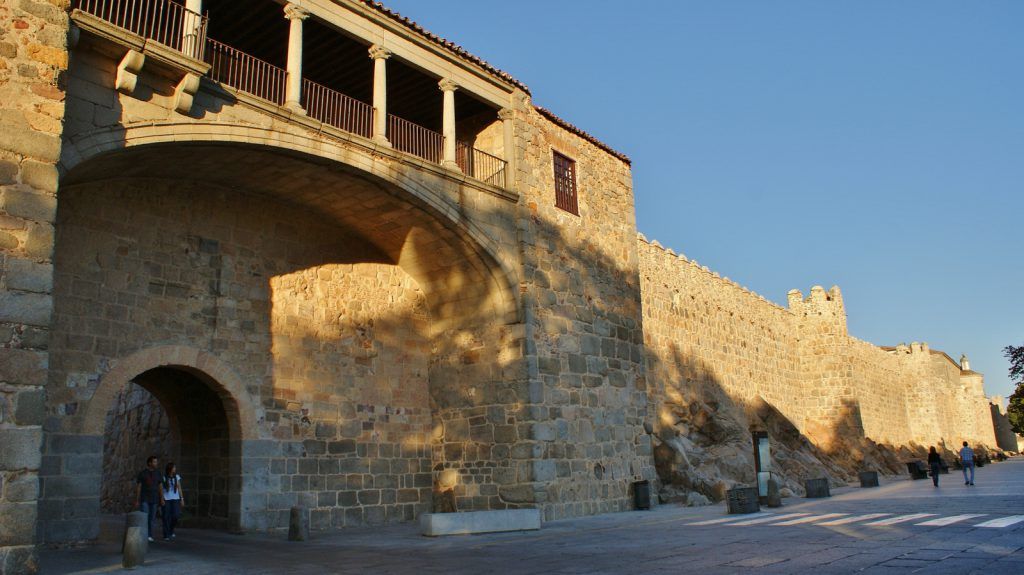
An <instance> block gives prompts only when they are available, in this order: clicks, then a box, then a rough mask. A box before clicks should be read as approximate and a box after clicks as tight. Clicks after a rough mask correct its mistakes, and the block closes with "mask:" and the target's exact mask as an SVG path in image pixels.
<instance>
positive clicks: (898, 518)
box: [864, 513, 935, 525]
mask: <svg viewBox="0 0 1024 575" xmlns="http://www.w3.org/2000/svg"><path fill="white" fill-rule="evenodd" d="M925 517H935V514H934V513H914V514H912V515H897V516H896V517H890V518H889V519H883V520H881V521H872V522H871V523H865V524H864V525H896V524H897V523H904V522H906V521H913V520H915V519H924V518H925Z"/></svg>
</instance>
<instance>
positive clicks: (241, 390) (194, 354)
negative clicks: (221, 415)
mask: <svg viewBox="0 0 1024 575" xmlns="http://www.w3.org/2000/svg"><path fill="white" fill-rule="evenodd" d="M160 367H170V368H175V369H178V370H181V371H184V372H186V373H189V374H190V375H193V376H194V377H196V378H197V379H199V380H200V381H202V382H203V383H204V384H206V385H207V386H208V387H210V389H211V390H212V391H213V392H214V393H216V394H217V396H218V397H220V398H221V401H222V403H223V404H224V411H225V412H226V414H227V417H228V425H229V428H230V431H231V435H232V437H235V438H237V439H239V440H249V439H257V438H258V436H259V427H258V425H257V424H258V422H259V420H260V416H259V413H258V412H257V408H256V406H255V404H254V403H253V402H252V401H251V400H250V398H249V394H248V392H247V391H246V389H245V385H244V384H243V383H242V380H241V378H240V377H238V375H237V374H236V373H235V372H234V370H232V369H231V368H230V367H229V366H228V365H227V364H226V363H224V362H223V361H221V360H220V359H218V358H217V357H216V356H214V355H212V354H210V353H207V352H205V351H202V350H199V349H195V348H191V347H186V346H180V345H164V346H157V347H150V348H146V349H143V350H140V351H137V352H135V353H133V354H131V355H129V356H127V357H125V358H122V359H120V360H118V361H117V363H116V364H114V366H113V367H111V369H110V370H109V371H107V372H106V373H105V374H104V375H103V376H102V377H101V378H100V380H99V384H98V385H97V386H96V390H95V391H94V392H93V395H92V398H91V399H90V400H89V403H88V406H87V408H86V412H85V418H84V420H83V422H82V433H83V434H85V435H95V436H102V435H103V433H104V428H105V426H106V416H107V412H108V411H110V408H111V407H113V404H114V400H115V399H116V396H117V392H118V390H119V389H121V388H122V387H124V386H125V385H127V384H128V383H129V382H131V381H132V379H134V378H135V377H137V376H139V375H140V374H142V373H145V372H146V371H149V370H151V369H155V368H160Z"/></svg>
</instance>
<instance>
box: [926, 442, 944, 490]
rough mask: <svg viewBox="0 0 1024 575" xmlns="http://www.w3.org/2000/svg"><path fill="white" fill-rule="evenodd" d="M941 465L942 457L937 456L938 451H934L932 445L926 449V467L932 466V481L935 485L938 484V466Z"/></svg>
mask: <svg viewBox="0 0 1024 575" xmlns="http://www.w3.org/2000/svg"><path fill="white" fill-rule="evenodd" d="M941 466H942V458H941V457H939V452H938V451H935V446H934V445H933V446H932V447H931V449H930V450H929V451H928V467H931V468H932V483H933V484H934V485H935V487H938V486H939V471H940V469H939V468H940V467H941Z"/></svg>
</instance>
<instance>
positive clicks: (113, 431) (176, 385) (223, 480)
mask: <svg viewBox="0 0 1024 575" xmlns="http://www.w3.org/2000/svg"><path fill="white" fill-rule="evenodd" d="M214 386H216V382H215V381H213V380H212V379H211V378H209V376H206V374H203V373H202V372H199V371H197V370H194V369H188V368H181V367H170V366H164V367H157V368H153V369H149V370H147V371H144V372H142V373H140V374H139V375H137V376H135V377H134V378H132V380H131V381H130V382H129V383H127V384H125V385H124V386H123V387H122V388H121V389H120V390H119V392H118V394H117V396H116V399H115V400H114V402H113V405H112V407H111V408H110V410H109V411H108V413H107V416H106V428H105V431H104V436H103V475H102V485H101V508H102V511H103V512H104V513H124V512H125V511H128V510H130V509H131V508H132V507H134V505H135V484H134V478H135V476H136V474H137V473H138V472H139V471H140V470H141V469H142V468H143V467H144V466H145V462H146V459H147V458H148V457H149V456H150V455H153V456H156V457H157V458H159V460H160V462H159V466H158V467H159V469H160V470H161V471H162V470H163V469H164V466H165V465H166V464H167V463H169V462H171V461H173V462H175V463H176V465H177V470H178V475H181V477H182V487H183V491H184V494H185V506H184V514H183V521H182V525H184V526H188V527H208V528H215V529H227V530H237V529H238V528H239V527H240V526H239V516H240V514H239V505H240V499H241V493H240V486H241V459H240V457H238V456H237V449H236V448H234V446H233V442H234V443H235V444H237V440H238V438H237V437H233V433H232V428H233V427H235V426H234V425H232V420H234V419H236V417H234V416H235V415H236V414H232V413H229V411H230V410H231V407H230V406H226V405H225V403H224V401H223V400H222V399H221V397H220V396H219V394H218V393H217V391H216V388H215V387H214Z"/></svg>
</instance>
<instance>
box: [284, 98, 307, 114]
mask: <svg viewBox="0 0 1024 575" xmlns="http://www.w3.org/2000/svg"><path fill="white" fill-rule="evenodd" d="M284 107H285V108H288V109H289V110H291V111H292V112H295V113H296V114H302V115H306V109H305V108H303V107H302V104H300V103H299V102H297V101H295V100H291V101H288V102H285V103H284Z"/></svg>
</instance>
